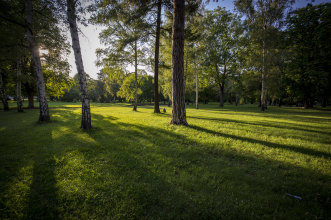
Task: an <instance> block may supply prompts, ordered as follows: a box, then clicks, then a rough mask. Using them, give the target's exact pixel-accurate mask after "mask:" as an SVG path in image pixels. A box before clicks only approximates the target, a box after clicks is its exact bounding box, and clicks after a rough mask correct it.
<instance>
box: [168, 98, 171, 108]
mask: <svg viewBox="0 0 331 220" xmlns="http://www.w3.org/2000/svg"><path fill="white" fill-rule="evenodd" d="M170 106H171V100H170V99H168V107H170Z"/></svg>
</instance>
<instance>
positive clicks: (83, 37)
mask: <svg viewBox="0 0 331 220" xmlns="http://www.w3.org/2000/svg"><path fill="white" fill-rule="evenodd" d="M311 2H312V0H296V1H295V4H294V6H293V8H301V7H305V6H306V5H307V4H308V3H311ZM323 2H331V0H315V1H314V2H313V4H314V5H315V4H320V3H323ZM217 6H221V7H225V8H226V9H227V10H231V11H232V10H233V9H234V5H233V0H219V1H218V2H216V1H215V2H213V0H210V3H209V5H208V6H207V9H213V8H216V7H217ZM79 28H80V29H81V31H82V33H83V34H82V33H80V34H79V39H80V47H81V49H82V56H83V63H84V68H85V72H86V73H87V74H89V75H90V76H91V77H92V78H94V79H96V78H97V73H98V72H99V71H100V69H101V68H98V67H97V66H96V65H95V62H96V60H97V57H96V54H95V50H96V49H97V48H102V47H103V46H102V45H101V44H100V41H99V33H100V32H101V30H102V27H101V26H95V25H91V24H90V25H88V26H87V27H84V26H82V25H80V26H79ZM68 34H69V33H68ZM69 35H70V34H69ZM68 39H69V40H70V43H71V38H70V37H69V38H68ZM69 63H70V65H71V72H70V76H71V77H72V76H74V75H75V73H77V69H76V64H75V58H74V54H73V51H72V49H71V53H70V55H69Z"/></svg>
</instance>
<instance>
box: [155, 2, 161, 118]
mask: <svg viewBox="0 0 331 220" xmlns="http://www.w3.org/2000/svg"><path fill="white" fill-rule="evenodd" d="M161 10H162V1H161V0H158V2H157V19H156V37H155V63H154V113H160V105H159V51H160V29H161Z"/></svg>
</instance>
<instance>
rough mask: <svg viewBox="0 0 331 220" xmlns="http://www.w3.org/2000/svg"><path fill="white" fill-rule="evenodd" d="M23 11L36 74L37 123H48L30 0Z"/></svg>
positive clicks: (42, 77)
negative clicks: (38, 112)
mask: <svg viewBox="0 0 331 220" xmlns="http://www.w3.org/2000/svg"><path fill="white" fill-rule="evenodd" d="M25 10H26V17H25V21H26V37H27V40H28V42H29V46H30V50H31V53H32V58H33V63H34V69H35V72H36V77H37V88H38V100H39V110H40V114H39V121H49V120H50V116H49V110H48V103H47V99H46V89H45V82H44V76H43V72H42V69H41V62H40V55H39V48H38V45H37V44H36V42H35V39H34V36H33V32H32V2H31V0H26V1H25Z"/></svg>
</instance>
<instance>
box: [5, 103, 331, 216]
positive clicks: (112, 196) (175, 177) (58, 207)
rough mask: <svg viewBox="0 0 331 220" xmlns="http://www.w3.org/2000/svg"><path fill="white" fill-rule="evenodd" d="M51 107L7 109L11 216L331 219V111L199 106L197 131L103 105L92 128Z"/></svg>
mask: <svg viewBox="0 0 331 220" xmlns="http://www.w3.org/2000/svg"><path fill="white" fill-rule="evenodd" d="M50 107H51V109H50V114H51V122H49V123H37V122H36V121H37V119H38V114H39V110H37V109H35V110H25V112H24V113H17V112H16V111H15V110H11V111H9V112H3V111H0V192H1V195H0V219H7V218H8V219H20V218H28V219H57V218H60V219H87V218H89V219H109V218H113V219H132V218H135V219H159V218H161V219H238V218H239V219H244V218H245V219H246V218H247V219H256V218H268V219H270V218H275V219H284V218H285V219H302V218H306V219H315V218H321V219H327V218H330V214H331V213H330V207H331V201H330V198H331V160H330V159H331V112H330V111H320V110H313V109H312V110H304V109H297V108H278V107H269V109H268V110H267V111H266V112H264V113H263V112H260V111H259V109H258V108H257V107H256V106H253V105H243V106H237V107H236V106H231V105H226V106H225V107H224V108H218V107H217V104H210V105H200V109H199V110H196V109H194V108H193V106H192V105H190V106H187V121H188V123H189V126H188V127H185V126H173V125H170V124H169V122H170V118H171V108H169V107H165V108H166V110H167V113H166V114H164V113H162V114H154V113H153V107H152V106H139V107H138V112H133V111H132V108H131V107H129V106H128V105H125V104H100V103H93V104H92V106H91V111H92V126H93V128H92V130H90V131H88V132H84V131H82V130H81V129H80V128H79V127H80V117H81V116H80V113H81V109H80V104H79V103H60V102H51V103H50ZM163 107H164V106H162V108H163ZM288 194H292V195H297V196H300V197H302V200H299V199H296V198H293V197H291V196H289V195H288Z"/></svg>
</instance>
